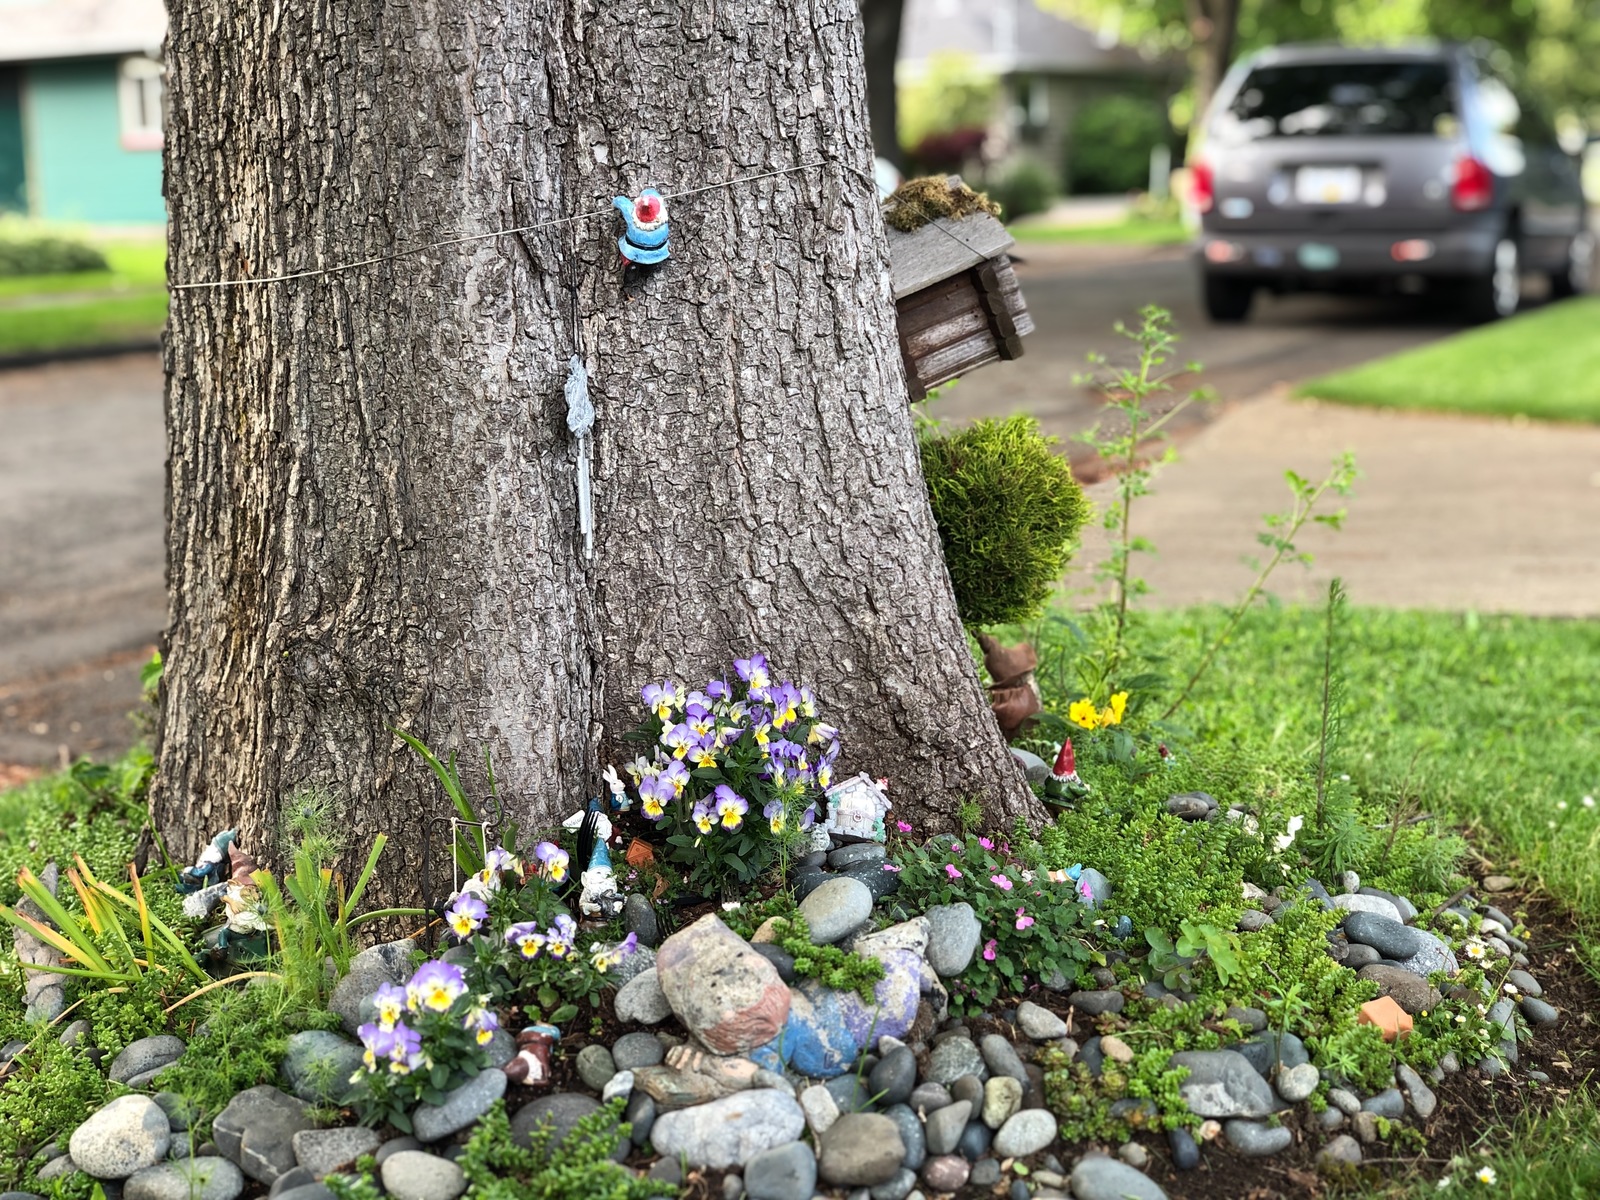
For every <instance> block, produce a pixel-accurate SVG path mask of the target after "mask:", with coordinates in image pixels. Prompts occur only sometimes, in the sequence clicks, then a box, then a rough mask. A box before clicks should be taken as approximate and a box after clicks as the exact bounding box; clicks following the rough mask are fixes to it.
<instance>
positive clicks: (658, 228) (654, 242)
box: [611, 188, 670, 267]
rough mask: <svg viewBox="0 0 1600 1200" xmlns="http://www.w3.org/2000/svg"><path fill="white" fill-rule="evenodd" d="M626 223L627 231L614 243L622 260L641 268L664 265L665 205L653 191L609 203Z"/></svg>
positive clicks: (665, 241) (645, 191) (646, 190)
mask: <svg viewBox="0 0 1600 1200" xmlns="http://www.w3.org/2000/svg"><path fill="white" fill-rule="evenodd" d="M611 203H612V205H613V206H614V207H615V208H617V209H618V210H619V211H620V212H621V213H622V219H623V220H624V221H626V222H627V223H628V231H627V232H626V233H624V234H623V235H622V237H621V238H619V239H618V240H617V249H618V250H621V251H622V257H623V258H625V259H627V260H628V261H629V262H631V263H637V264H638V265H639V266H641V267H653V266H655V265H656V264H657V263H663V262H666V261H667V256H668V255H669V254H670V250H669V249H668V247H667V202H666V200H665V199H664V198H663V197H662V195H661V193H660V192H658V191H656V189H655V188H645V189H644V191H642V192H640V193H639V195H638V197H637V198H636V199H633V200H630V199H628V197H626V196H618V197H616V198H615V199H614V200H612V201H611Z"/></svg>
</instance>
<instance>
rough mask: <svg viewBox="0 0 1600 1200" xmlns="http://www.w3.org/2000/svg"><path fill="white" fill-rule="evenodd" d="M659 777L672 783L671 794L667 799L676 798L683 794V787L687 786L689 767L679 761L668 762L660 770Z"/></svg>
mask: <svg viewBox="0 0 1600 1200" xmlns="http://www.w3.org/2000/svg"><path fill="white" fill-rule="evenodd" d="M661 778H663V779H665V780H666V781H667V782H668V783H670V784H671V785H672V795H671V796H669V797H667V799H669V800H676V799H677V798H678V797H679V796H681V795H683V789H684V788H686V787H688V786H689V768H688V767H686V766H684V765H683V764H682V763H681V762H670V763H668V764H667V765H666V768H665V769H664V770H663V771H662V772H661Z"/></svg>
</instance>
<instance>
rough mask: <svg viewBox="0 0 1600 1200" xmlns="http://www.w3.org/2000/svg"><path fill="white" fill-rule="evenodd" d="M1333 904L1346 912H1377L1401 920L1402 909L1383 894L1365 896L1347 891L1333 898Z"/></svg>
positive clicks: (1394, 919)
mask: <svg viewBox="0 0 1600 1200" xmlns="http://www.w3.org/2000/svg"><path fill="white" fill-rule="evenodd" d="M1333 906H1334V907H1335V908H1342V909H1344V910H1345V911H1346V912H1363V913H1375V914H1376V915H1378V916H1380V917H1388V918H1389V920H1391V921H1399V920H1400V910H1399V909H1398V908H1396V907H1395V906H1394V905H1393V904H1391V903H1390V902H1389V901H1387V900H1385V899H1384V898H1383V897H1382V896H1363V895H1361V894H1360V893H1356V894H1353V895H1352V894H1351V893H1349V892H1346V893H1345V894H1344V895H1342V896H1335V897H1334V898H1333Z"/></svg>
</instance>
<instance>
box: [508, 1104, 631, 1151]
mask: <svg viewBox="0 0 1600 1200" xmlns="http://www.w3.org/2000/svg"><path fill="white" fill-rule="evenodd" d="M600 1111H601V1108H600V1104H599V1102H598V1101H596V1100H595V1099H594V1098H593V1097H590V1096H582V1095H579V1094H578V1093H577V1092H555V1093H553V1094H552V1095H549V1096H540V1097H539V1098H538V1099H537V1100H533V1101H530V1102H529V1103H527V1104H524V1105H523V1106H522V1107H521V1108H519V1109H518V1110H517V1112H516V1115H515V1116H513V1117H512V1118H511V1140H512V1141H513V1142H515V1143H516V1144H517V1145H519V1146H526V1145H528V1143H529V1139H530V1138H531V1137H532V1135H533V1133H534V1131H535V1130H537V1129H542V1128H545V1127H548V1128H549V1129H550V1140H549V1142H548V1143H547V1145H548V1147H549V1149H550V1150H552V1151H554V1150H556V1149H558V1148H559V1147H560V1146H561V1144H562V1143H563V1142H565V1141H566V1140H567V1138H568V1137H570V1136H571V1134H572V1131H573V1129H575V1128H576V1127H577V1124H578V1122H579V1121H581V1120H583V1118H585V1117H587V1116H590V1115H592V1114H594V1113H597V1112H600ZM660 1123H661V1118H660V1117H657V1118H656V1124H657V1125H659V1124H660ZM627 1154H628V1141H627V1139H625V1138H623V1137H622V1134H621V1131H620V1129H619V1130H618V1131H617V1136H616V1142H615V1143H614V1145H613V1146H612V1150H611V1158H612V1160H613V1161H615V1162H621V1161H622V1160H623V1159H624V1158H626V1157H627Z"/></svg>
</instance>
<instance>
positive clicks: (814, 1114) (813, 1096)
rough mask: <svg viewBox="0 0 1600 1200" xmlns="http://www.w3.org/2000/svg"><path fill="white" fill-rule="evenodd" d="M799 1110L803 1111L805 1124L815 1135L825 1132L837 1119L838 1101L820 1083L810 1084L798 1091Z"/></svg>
mask: <svg viewBox="0 0 1600 1200" xmlns="http://www.w3.org/2000/svg"><path fill="white" fill-rule="evenodd" d="M800 1110H801V1111H802V1112H803V1113H805V1115H806V1125H807V1126H809V1127H810V1129H811V1132H812V1134H813V1135H814V1136H816V1137H821V1136H822V1135H823V1134H824V1133H827V1132H828V1130H829V1129H831V1128H832V1127H833V1123H834V1122H835V1121H837V1120H838V1119H839V1102H838V1101H837V1100H835V1099H834V1097H833V1093H832V1092H831V1091H829V1090H828V1089H827V1088H825V1087H824V1086H822V1085H821V1084H820V1083H817V1084H812V1085H811V1086H810V1087H808V1088H806V1089H805V1090H804V1091H802V1092H801V1093H800Z"/></svg>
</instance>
